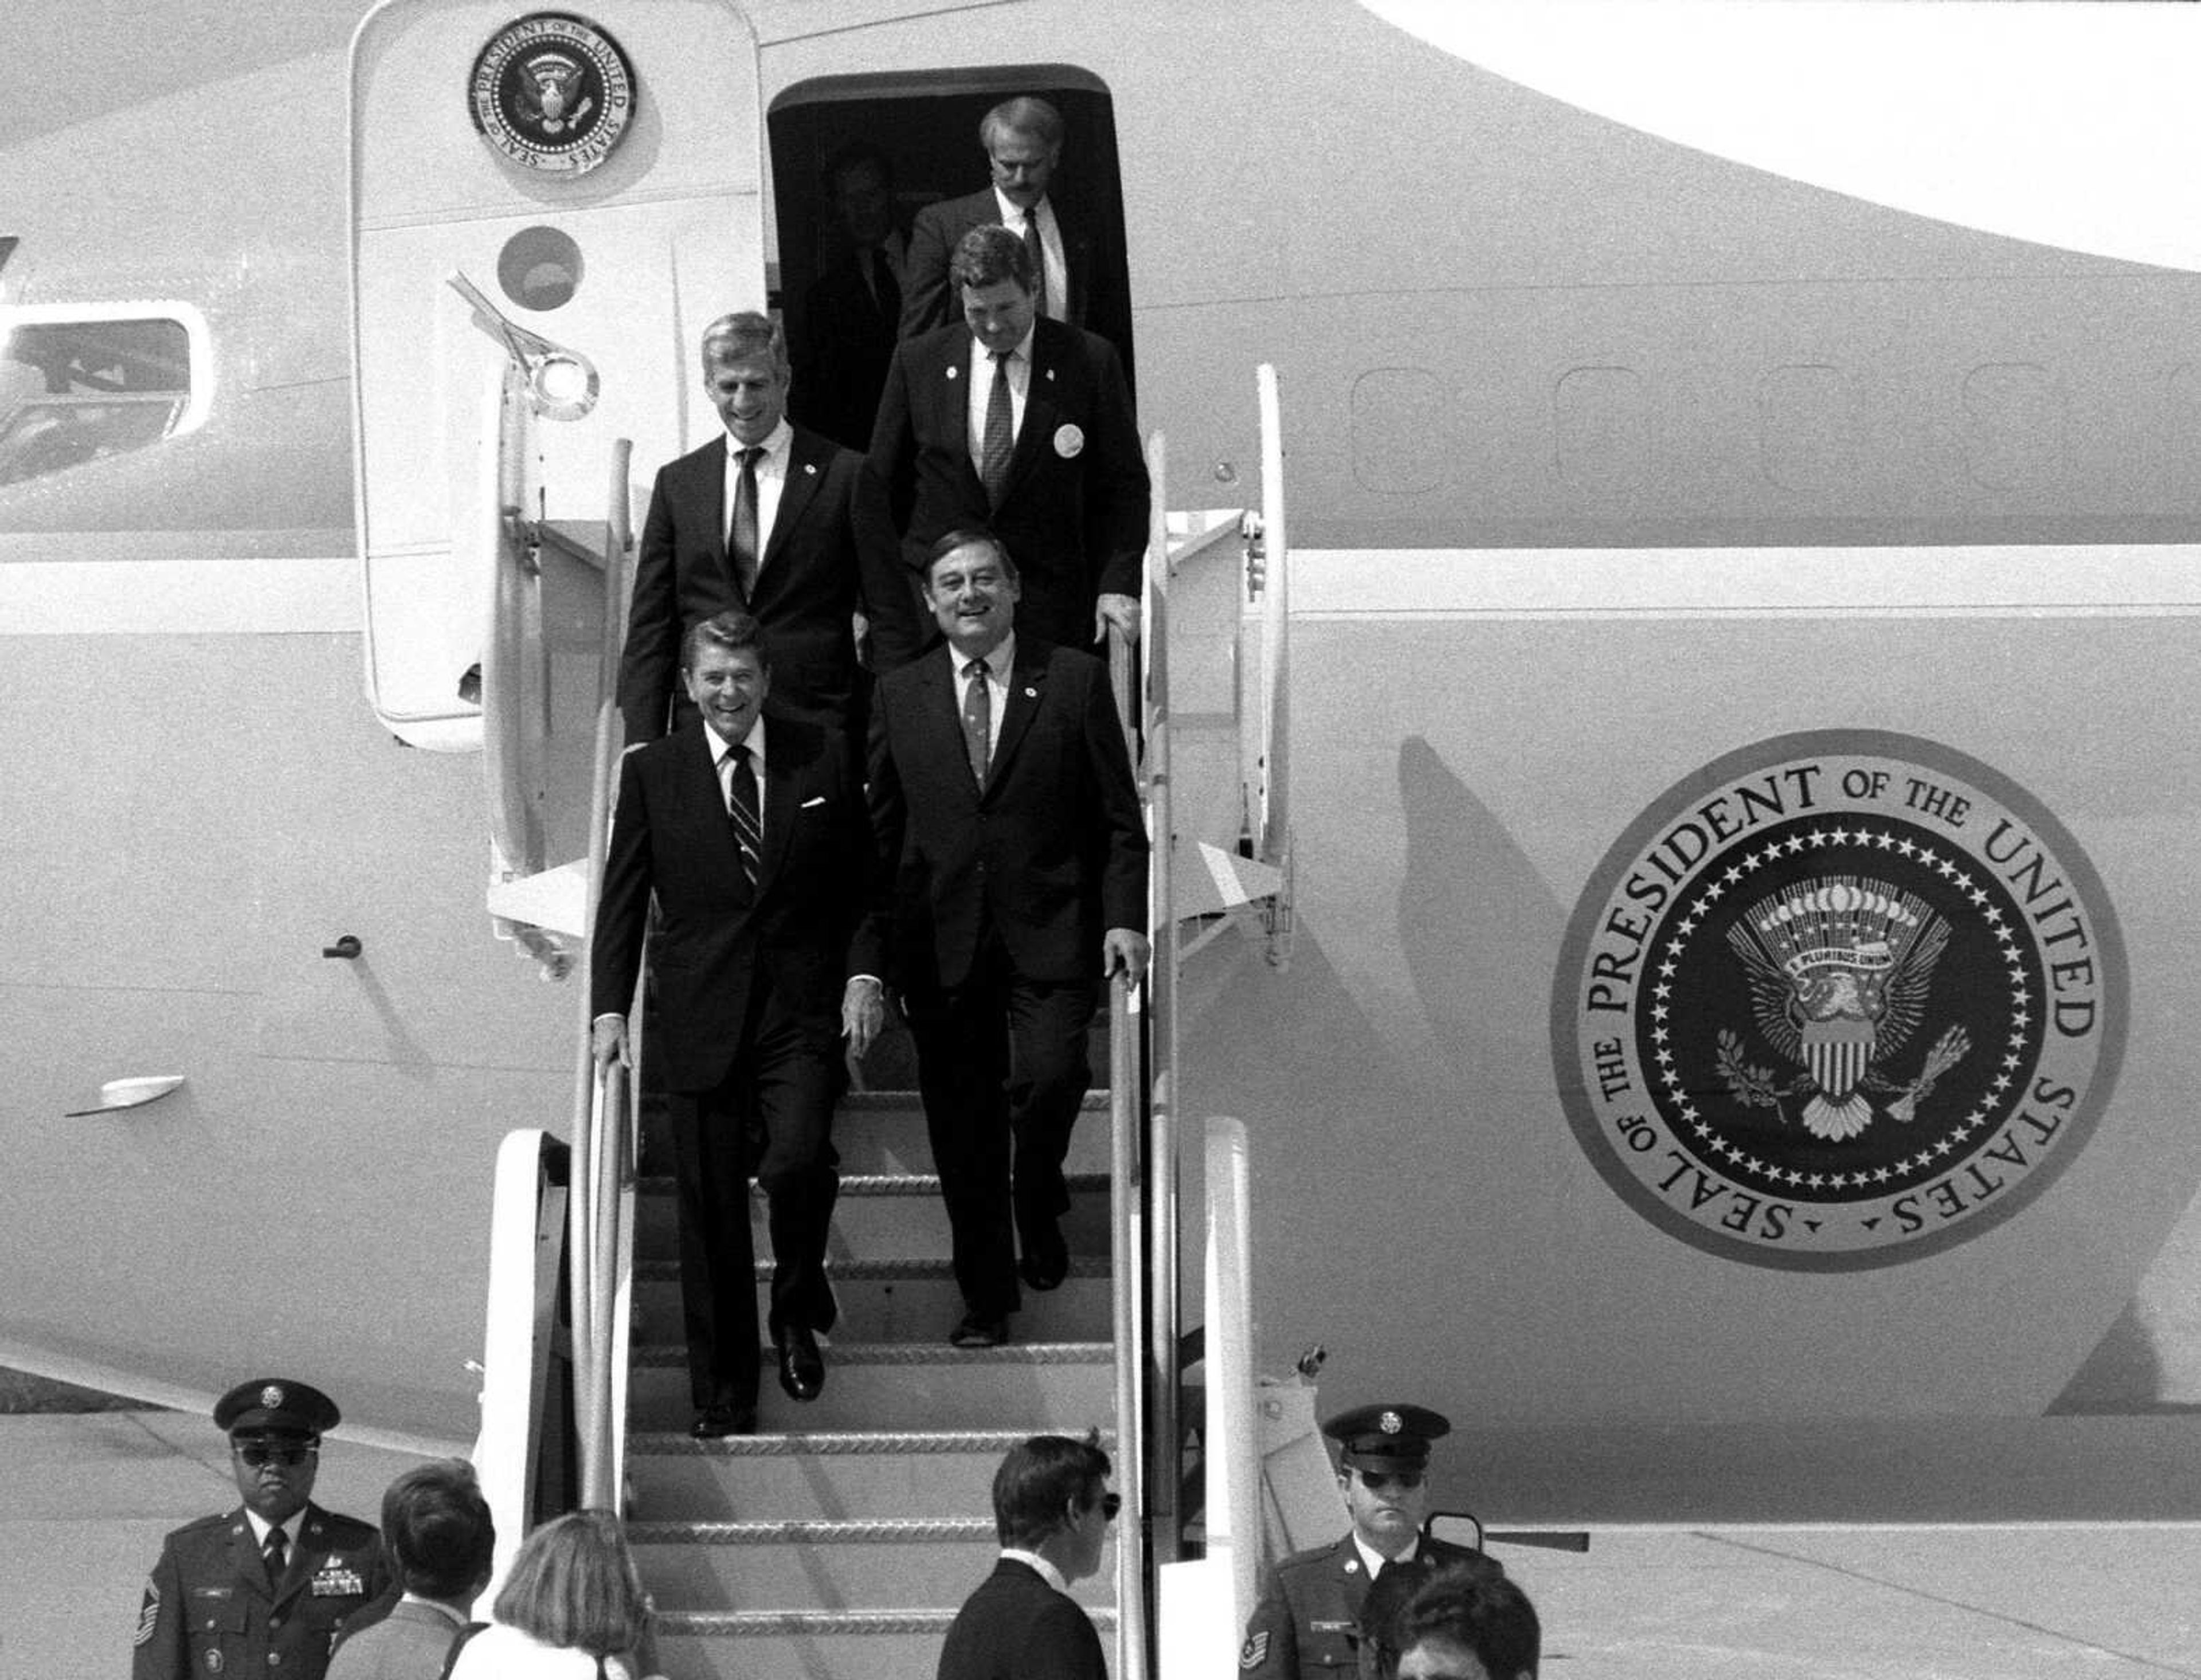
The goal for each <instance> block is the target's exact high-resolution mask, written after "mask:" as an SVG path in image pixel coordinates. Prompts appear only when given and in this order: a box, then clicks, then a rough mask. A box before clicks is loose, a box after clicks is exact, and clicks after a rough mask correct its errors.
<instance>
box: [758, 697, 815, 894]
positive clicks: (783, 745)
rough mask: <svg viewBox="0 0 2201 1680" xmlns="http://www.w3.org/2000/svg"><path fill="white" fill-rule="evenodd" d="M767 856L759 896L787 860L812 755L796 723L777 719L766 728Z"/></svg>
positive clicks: (760, 868)
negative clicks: (804, 773) (796, 729)
mask: <svg viewBox="0 0 2201 1680" xmlns="http://www.w3.org/2000/svg"><path fill="white" fill-rule="evenodd" d="M765 733H766V743H765V755H764V855H763V856H762V857H760V858H759V859H758V860H757V896H759V897H762V896H764V893H765V890H766V888H768V887H769V886H770V885H771V884H772V880H773V879H774V878H775V877H777V876H778V873H779V866H780V865H781V864H782V863H784V861H786V859H787V842H788V838H789V836H790V835H791V834H792V833H793V832H794V831H795V810H796V808H797V798H796V796H797V795H798V794H799V793H800V792H801V782H802V778H803V772H805V770H806V769H807V767H808V766H809V763H810V758H811V755H810V754H809V752H808V751H807V743H806V742H805V739H804V737H803V736H802V735H801V734H800V733H798V732H797V731H795V729H794V728H793V726H791V725H788V724H784V723H780V722H778V721H775V722H773V723H771V724H768V725H766V728H765Z"/></svg>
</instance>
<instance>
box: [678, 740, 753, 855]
mask: <svg viewBox="0 0 2201 1680" xmlns="http://www.w3.org/2000/svg"><path fill="white" fill-rule="evenodd" d="M674 774H675V776H676V777H677V778H678V785H679V793H678V799H679V801H680V804H681V807H682V810H683V813H684V816H685V818H686V820H685V822H684V825H683V826H684V827H685V828H687V829H688V830H689V831H690V832H691V833H693V834H695V835H696V836H697V837H699V838H700V839H701V841H702V843H703V844H704V845H705V846H706V847H707V848H708V849H709V850H710V852H711V853H712V854H713V856H712V857H711V860H710V866H711V868H712V870H713V872H714V873H715V872H723V873H724V874H725V876H726V877H727V878H729V879H731V881H732V882H733V883H734V886H735V890H736V891H737V892H739V893H742V894H744V895H746V894H747V893H748V890H749V887H748V877H747V876H745V875H743V874H742V853H741V847H740V845H739V843H737V841H736V840H735V838H734V819H733V818H732V816H731V814H728V812H727V810H726V791H725V786H724V785H723V784H721V783H720V782H719V737H718V736H717V735H716V734H714V733H713V731H712V729H711V726H710V725H708V724H707V723H701V722H699V723H697V724H696V733H695V736H694V737H693V738H692V739H690V741H689V742H688V743H687V745H686V746H685V748H684V749H683V750H682V752H681V754H680V761H679V763H678V765H677V766H676V767H674Z"/></svg>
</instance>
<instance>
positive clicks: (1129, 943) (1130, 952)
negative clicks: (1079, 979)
mask: <svg viewBox="0 0 2201 1680" xmlns="http://www.w3.org/2000/svg"><path fill="white" fill-rule="evenodd" d="M1152 956H1153V947H1152V946H1150V945H1149V944H1147V936H1146V935H1145V934H1143V933H1141V932H1139V931H1137V930H1136V928H1129V927H1112V928H1110V929H1109V930H1108V931H1107V933H1106V935H1105V936H1104V937H1102V939H1101V941H1100V972H1101V973H1103V974H1104V975H1114V974H1116V973H1117V972H1122V973H1123V974H1124V976H1125V978H1128V979H1129V980H1130V983H1131V984H1133V985H1135V986H1136V985H1137V984H1139V982H1140V980H1141V979H1142V978H1144V977H1145V975H1146V972H1147V960H1148V959H1149V958H1151V957H1152Z"/></svg>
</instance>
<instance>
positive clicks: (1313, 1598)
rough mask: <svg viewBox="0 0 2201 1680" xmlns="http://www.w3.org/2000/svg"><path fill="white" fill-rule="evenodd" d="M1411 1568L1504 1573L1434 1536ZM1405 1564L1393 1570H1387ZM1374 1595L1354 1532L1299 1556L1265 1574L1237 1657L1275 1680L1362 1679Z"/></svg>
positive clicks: (1245, 1667) (1249, 1670)
mask: <svg viewBox="0 0 2201 1680" xmlns="http://www.w3.org/2000/svg"><path fill="white" fill-rule="evenodd" d="M1405 1562H1406V1565H1407V1566H1408V1567H1412V1568H1417V1569H1434V1568H1435V1567H1436V1566H1437V1565H1439V1564H1446V1563H1472V1564H1476V1565H1481V1566H1482V1567H1483V1568H1487V1569H1488V1570H1489V1571H1491V1572H1492V1573H1493V1574H1503V1573H1504V1572H1505V1571H1504V1570H1503V1568H1502V1567H1501V1566H1500V1565H1498V1564H1497V1563H1495V1562H1494V1561H1492V1560H1490V1559H1489V1558H1488V1557H1487V1556H1485V1555H1484V1554H1482V1553H1481V1552H1478V1551H1476V1550H1475V1549H1474V1548H1472V1547H1468V1546H1455V1545H1453V1544H1452V1543H1451V1542H1449V1541H1443V1540H1435V1539H1432V1538H1431V1537H1430V1536H1428V1535H1423V1536H1422V1540H1421V1544H1420V1545H1419V1546H1418V1547H1417V1548H1416V1550H1415V1553H1414V1555H1413V1556H1412V1558H1411V1559H1408V1560H1405ZM1399 1567H1400V1565H1399V1564H1391V1565H1387V1566H1386V1572H1387V1573H1388V1571H1389V1570H1391V1569H1396V1568H1399ZM1367 1597H1368V1571H1367V1570H1366V1569H1365V1568H1364V1567H1363V1566H1362V1565H1361V1562H1360V1549H1359V1547H1357V1546H1355V1545H1354V1544H1353V1536H1352V1535H1351V1534H1349V1533H1348V1534H1347V1536H1345V1538H1344V1539H1342V1540H1340V1541H1338V1542H1335V1544H1332V1545H1329V1546H1317V1547H1314V1548H1312V1549H1310V1550H1308V1551H1305V1552H1294V1553H1293V1554H1292V1555H1291V1556H1289V1557H1288V1558H1286V1559H1285V1560H1283V1561H1282V1563H1280V1564H1278V1565H1277V1566H1276V1567H1275V1568H1274V1569H1273V1570H1270V1571H1265V1573H1264V1576H1263V1578H1262V1582H1261V1596H1260V1599H1259V1601H1258V1602H1257V1603H1256V1604H1255V1605H1254V1607H1253V1616H1252V1618H1250V1619H1248V1621H1247V1624H1246V1643H1245V1646H1244V1648H1242V1649H1241V1650H1240V1652H1239V1654H1238V1667H1239V1671H1240V1672H1241V1673H1245V1674H1253V1675H1261V1676H1265V1677H1268V1680H1301V1677H1303V1676H1304V1677H1312V1676H1316V1675H1324V1676H1329V1675H1351V1674H1356V1673H1358V1672H1359V1667H1358V1664H1359V1657H1358V1654H1357V1653H1356V1651H1355V1648H1354V1644H1353V1638H1354V1636H1355V1634H1356V1630H1357V1629H1358V1627H1359V1621H1360V1607H1361V1606H1362V1605H1363V1604H1364V1603H1365V1601H1367Z"/></svg>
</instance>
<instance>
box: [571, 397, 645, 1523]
mask: <svg viewBox="0 0 2201 1680" xmlns="http://www.w3.org/2000/svg"><path fill="white" fill-rule="evenodd" d="M633 450H634V445H633V444H632V443H631V442H630V441H629V440H627V439H626V438H619V440H618V441H616V442H615V443H613V445H612V475H611V492H610V497H609V502H608V517H607V520H606V522H605V524H606V540H605V543H604V609H603V625H604V631H603V641H602V645H601V647H600V648H599V649H598V652H597V661H596V743H595V744H596V761H595V767H594V770H593V772H592V774H591V777H590V790H589V830H588V832H589V885H588V892H587V908H586V912H585V913H584V919H583V923H582V925H583V926H584V928H585V929H587V930H588V931H589V932H590V935H591V936H593V934H594V931H595V929H596V900H597V897H598V896H599V894H600V893H601V892H602V884H603V873H604V857H605V854H606V853H607V850H608V849H609V846H610V839H611V834H610V829H611V805H612V778H613V772H614V771H615V770H616V768H617V767H618V763H619V735H618V731H619V710H618V699H619V649H620V646H621V643H622V642H623V640H624V637H623V636H622V634H621V629H622V620H624V618H625V608H626V556H627V550H628V549H629V548H630V547H631V545H632V542H633V531H632V526H631V519H630V515H629V512H628V508H627V473H628V470H629V463H630V461H631V457H632V455H633ZM586 949H587V951H588V956H589V960H590V964H591V965H592V964H593V962H594V960H595V955H596V950H595V945H594V943H593V938H591V942H590V944H589V945H588V946H587V948H586ZM590 990H591V988H590V972H589V967H588V966H585V965H584V968H583V972H582V984H581V986H580V996H579V999H578V1005H577V1007H578V1012H579V1015H580V1023H579V1043H580V1049H579V1057H578V1072H577V1075H576V1077H575V1079H574V1089H573V1139H572V1142H573V1152H572V1161H573V1166H572V1190H571V1194H570V1195H569V1198H568V1202H567V1206H568V1207H569V1209H570V1221H569V1225H568V1231H569V1236H568V1238H567V1243H566V1254H567V1256H568V1261H567V1263H568V1266H569V1267H570V1272H569V1274H568V1275H569V1283H570V1289H571V1301H572V1318H573V1374H574V1394H575V1410H576V1411H577V1413H578V1414H579V1415H578V1418H577V1419H576V1422H577V1423H578V1426H579V1428H578V1433H579V1436H580V1458H581V1502H582V1503H583V1504H584V1505H585V1506H596V1507H602V1508H604V1509H607V1510H611V1509H616V1508H617V1501H618V1489H617V1487H616V1486H615V1485H614V1483H613V1474H612V1466H613V1458H614V1454H613V1450H612V1439H611V1437H612V1432H613V1423H614V1420H613V1417H612V1392H613V1372H612V1368H611V1355H612V1334H613V1299H614V1295H615V1293H616V1291H617V1289H618V1270H619V1262H618V1254H619V1207H620V1191H621V1189H622V1187H623V1185H624V1184H625V1178H626V1172H625V1162H626V1161H627V1160H628V1159H629V1158H630V1151H629V1148H628V1141H627V1131H628V1128H629V1125H630V1124H631V1122H630V1120H629V1118H628V1108H629V1103H628V1101H627V1099H628V1098H629V1096H631V1090H630V1089H629V1085H628V1074H627V1070H626V1069H625V1068H623V1067H620V1066H617V1065H616V1064H613V1065H610V1066H605V1067H603V1068H602V1069H601V1070H599V1069H598V1068H597V1066H596V1057H595V1055H594V1054H593V1051H592V1048H591V1041H592V1039H593V1037H594V1032H595V1017H594V1013H593V1010H592V1007H591V1003H590ZM635 1013H636V1012H635V1011H633V1010H632V1009H631V1008H630V1009H629V1011H628V1017H629V1020H630V1022H632V1021H633V1019H634V1016H635ZM635 1042H636V1033H635V1031H634V1030H633V1028H632V1026H630V1031H629V1033H628V1043H629V1045H630V1047H632V1046H633V1044H634V1043H635Z"/></svg>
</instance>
